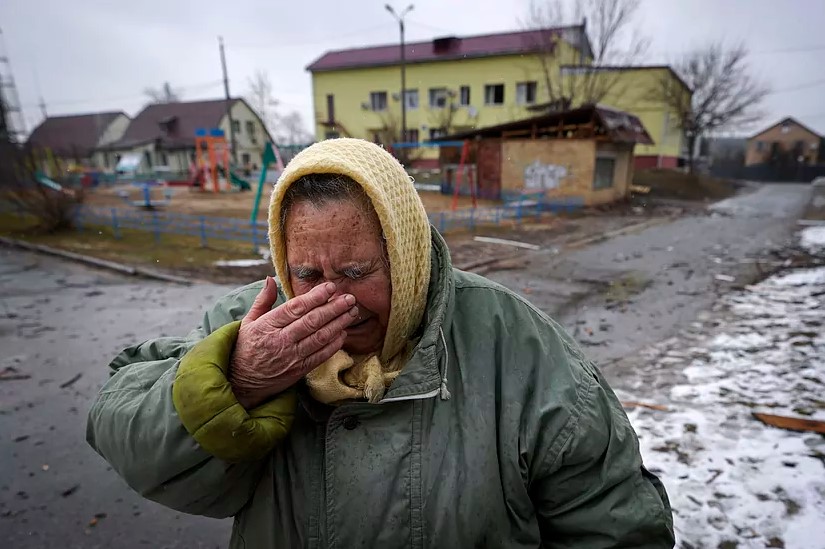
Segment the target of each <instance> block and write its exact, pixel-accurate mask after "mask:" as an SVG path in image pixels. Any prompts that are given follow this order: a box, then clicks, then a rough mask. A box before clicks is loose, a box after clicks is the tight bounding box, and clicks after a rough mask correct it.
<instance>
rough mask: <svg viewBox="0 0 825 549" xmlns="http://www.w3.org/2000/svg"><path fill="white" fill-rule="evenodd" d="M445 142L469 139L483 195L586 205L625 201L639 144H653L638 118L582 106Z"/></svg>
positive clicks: (461, 135) (454, 137)
mask: <svg viewBox="0 0 825 549" xmlns="http://www.w3.org/2000/svg"><path fill="white" fill-rule="evenodd" d="M446 139H450V140H468V142H469V143H470V146H471V147H472V151H471V154H470V158H471V161H473V162H475V168H476V169H475V173H476V178H477V184H478V190H479V195H480V196H482V197H487V198H499V196H501V195H504V194H508V193H509V194H514V193H516V194H517V193H521V192H529V193H532V192H542V191H543V192H544V195H545V196H546V197H547V198H548V199H551V200H552V199H570V198H575V199H579V200H580V201H581V202H582V203H584V204H587V205H594V204H605V203H609V202H614V201H616V200H620V199H622V198H624V197H626V196H627V195H628V193H629V189H630V184H631V182H632V180H633V170H634V162H633V160H634V158H633V152H634V147H635V146H636V145H648V146H649V145H650V144H652V140H651V138H650V135H649V134H648V133H647V131H646V130H645V127H644V125H643V124H642V123H641V121H640V120H639V118H638V117H636V116H633V115H631V114H628V113H625V112H622V111H618V110H615V109H610V108H606V107H593V106H588V107H582V108H579V109H573V110H570V111H565V112H557V113H550V114H545V115H541V116H537V117H534V118H530V119H524V120H519V121H516V122H509V123H506V124H500V125H496V126H491V127H487V128H479V129H477V130H472V131H469V132H464V133H459V134H454V135H449V136H447V137H446Z"/></svg>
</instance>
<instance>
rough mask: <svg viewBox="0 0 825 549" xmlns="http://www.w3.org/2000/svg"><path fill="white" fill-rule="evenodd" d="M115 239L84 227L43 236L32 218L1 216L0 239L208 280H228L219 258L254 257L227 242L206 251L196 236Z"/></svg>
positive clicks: (133, 233)
mask: <svg viewBox="0 0 825 549" xmlns="http://www.w3.org/2000/svg"><path fill="white" fill-rule="evenodd" d="M120 232H121V238H120V239H116V238H115V235H114V233H113V232H112V229H111V228H110V227H87V228H86V229H85V230H84V231H63V232H59V233H53V234H44V233H42V232H39V231H37V230H36V226H35V223H34V220H33V219H27V218H24V217H20V216H17V215H12V214H0V236H5V237H9V238H16V239H19V240H25V241H26V242H30V243H32V244H41V245H45V246H50V247H52V248H58V249H61V250H67V251H71V252H75V253H79V254H84V255H89V256H93V257H98V258H101V259H107V260H110V261H117V262H121V263H126V264H128V265H134V266H143V267H152V268H155V269H161V270H169V271H174V272H179V273H187V274H192V275H199V276H203V277H206V278H210V279H218V280H230V279H233V278H234V277H232V276H228V275H229V273H227V271H232V269H221V268H219V267H215V266H214V265H213V264H214V262H215V261H218V260H221V259H248V258H253V257H256V255H255V254H254V253H253V252H252V250H251V245H250V244H247V243H243V242H233V241H229V240H213V241H212V242H211V244H212V245H213V246H214V247H212V246H210V247H208V248H203V247H201V245H200V240H199V239H198V238H196V237H191V236H185V235H162V236H161V240H160V244H158V243H156V242H155V240H154V236H153V234H152V233H149V232H144V231H137V230H129V229H122V230H121V231H120Z"/></svg>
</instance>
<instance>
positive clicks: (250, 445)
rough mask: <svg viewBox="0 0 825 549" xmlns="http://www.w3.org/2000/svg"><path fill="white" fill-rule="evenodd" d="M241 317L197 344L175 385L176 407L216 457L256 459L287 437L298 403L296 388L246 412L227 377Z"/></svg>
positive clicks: (188, 356) (200, 441)
mask: <svg viewBox="0 0 825 549" xmlns="http://www.w3.org/2000/svg"><path fill="white" fill-rule="evenodd" d="M240 326H241V323H240V321H236V322H232V323H230V324H227V325H226V326H222V327H221V328H218V329H217V330H216V331H214V332H212V333H211V334H210V335H208V336H207V337H206V338H205V339H204V340H203V341H201V342H200V343H198V344H197V345H195V346H194V347H193V348H192V349H191V350H190V351H189V352H188V353H186V355H185V356H184V357H183V359H182V360H181V361H180V365H179V366H178V371H177V375H176V376H175V383H174V385H173V387H172V401H173V402H174V404H175V410H177V412H178V416H179V417H180V419H181V422H182V423H183V426H184V427H185V428H186V430H187V431H188V432H189V434H190V435H192V437H193V438H194V439H195V440H196V441H197V442H198V444H200V445H201V447H202V448H203V449H204V450H206V451H207V452H209V453H210V454H212V455H213V456H215V457H217V458H220V459H223V460H225V461H228V462H233V463H235V462H243V461H254V460H257V459H261V458H263V457H264V456H265V455H267V454H268V453H269V452H270V451H272V449H273V448H274V447H275V445H276V444H277V443H278V442H279V441H280V440H282V439H283V438H284V437H286V435H287V433H288V432H289V428H290V427H291V426H292V420H293V417H294V414H295V407H296V405H297V397H296V394H295V391H294V390H290V391H287V392H285V393H283V394H281V395H279V396H277V397H276V398H274V399H272V400H270V401H269V402H266V403H264V404H262V405H260V406H258V407H257V408H255V409H253V410H249V411H247V410H246V409H244V407H243V406H241V404H240V403H239V402H238V400H237V399H236V398H235V394H234V393H233V392H232V387H231V385H230V384H229V381H228V375H229V362H230V357H231V355H232V349H233V347H234V346H235V341H236V339H237V337H238V330H239V329H240Z"/></svg>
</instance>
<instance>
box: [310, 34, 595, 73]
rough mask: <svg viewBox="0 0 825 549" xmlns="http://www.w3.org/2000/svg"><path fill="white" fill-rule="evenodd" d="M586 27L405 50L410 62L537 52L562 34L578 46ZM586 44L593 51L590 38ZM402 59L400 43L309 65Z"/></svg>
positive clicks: (330, 55)
mask: <svg viewBox="0 0 825 549" xmlns="http://www.w3.org/2000/svg"><path fill="white" fill-rule="evenodd" d="M581 30H582V27H581V26H579V25H576V26H569V27H558V28H553V29H541V30H528V31H518V32H505V33H498V34H484V35H479V36H467V37H464V38H460V37H454V36H451V37H445V38H437V39H435V40H430V41H426V42H412V43H409V44H405V47H404V53H405V57H406V62H407V63H424V62H428V61H447V60H450V59H466V58H472V57H490V56H494V55H513V54H520V53H534V52H535V51H536V50H537V49H538V48H540V47H541V45H542V44H546V43H547V39H548V36H549V35H550V34H552V33H558V34H560V35H561V36H562V37H563V38H565V39H566V40H567V41H568V42H570V43H571V44H572V45H573V46H574V47H576V48H578V47H579V44H578V43H577V42H581V40H579V39H578V38H577V37H580V36H581V34H582V33H581ZM583 41H584V47H585V48H587V50H588V52H589V50H590V44H589V42H588V41H587V37H586V36H585V37H584V40H583ZM400 62H401V48H400V47H399V44H389V45H385V46H371V47H367V48H354V49H348V50H338V51H331V52H327V53H325V54H324V55H322V56H321V57H320V58H318V59H317V60H316V61H315V62H313V63H312V64H310V65H309V66H308V67H307V70H308V71H311V72H315V71H329V70H338V69H352V68H357V67H374V66H382V65H397V64H399V63H400Z"/></svg>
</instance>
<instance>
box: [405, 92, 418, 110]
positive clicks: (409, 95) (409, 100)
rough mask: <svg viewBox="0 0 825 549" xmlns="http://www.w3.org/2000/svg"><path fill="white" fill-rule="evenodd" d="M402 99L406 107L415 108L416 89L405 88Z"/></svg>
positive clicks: (416, 104)
mask: <svg viewBox="0 0 825 549" xmlns="http://www.w3.org/2000/svg"><path fill="white" fill-rule="evenodd" d="M404 101H405V104H406V105H407V109H409V110H415V109H417V108H418V90H407V92H406V93H405V94H404Z"/></svg>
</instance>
